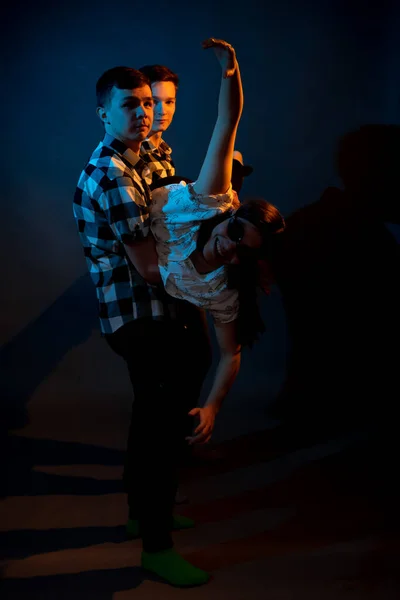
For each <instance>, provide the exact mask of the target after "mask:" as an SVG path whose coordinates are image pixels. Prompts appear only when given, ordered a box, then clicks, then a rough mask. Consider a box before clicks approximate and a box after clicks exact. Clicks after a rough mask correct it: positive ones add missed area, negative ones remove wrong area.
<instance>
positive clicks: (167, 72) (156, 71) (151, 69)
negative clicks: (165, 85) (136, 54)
mask: <svg viewBox="0 0 400 600" xmlns="http://www.w3.org/2000/svg"><path fill="white" fill-rule="evenodd" d="M139 71H140V72H141V73H143V74H144V75H146V77H148V78H149V80H150V83H156V82H157V81H171V82H172V83H173V84H174V85H175V87H176V89H178V85H179V78H178V75H177V74H176V73H174V72H173V71H171V69H168V67H165V66H164V65H145V66H144V67H140V69H139Z"/></svg>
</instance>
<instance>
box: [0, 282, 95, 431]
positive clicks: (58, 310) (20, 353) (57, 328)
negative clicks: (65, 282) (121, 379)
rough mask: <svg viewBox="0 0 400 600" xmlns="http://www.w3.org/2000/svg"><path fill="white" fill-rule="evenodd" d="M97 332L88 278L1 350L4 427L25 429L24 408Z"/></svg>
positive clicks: (76, 284)
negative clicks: (64, 360)
mask: <svg viewBox="0 0 400 600" xmlns="http://www.w3.org/2000/svg"><path fill="white" fill-rule="evenodd" d="M96 328H98V318H97V306H96V298H95V290H94V287H93V284H92V282H91V280H90V276H89V274H87V275H84V276H82V277H80V278H79V279H77V280H76V281H75V282H74V283H73V284H72V285H71V287H70V288H69V289H67V290H66V292H65V293H64V294H62V296H60V297H59V298H58V299H57V300H56V301H55V302H54V303H53V304H52V305H51V306H50V307H49V308H48V309H47V310H46V311H45V312H44V313H43V314H42V315H40V317H39V318H38V319H36V320H35V321H34V322H33V323H31V324H30V325H28V326H27V327H26V328H25V329H24V330H23V331H22V332H21V333H20V334H18V335H17V336H15V337H14V338H13V339H12V340H11V341H10V342H8V343H7V344H5V345H4V346H3V347H2V348H1V350H0V359H1V360H0V365H1V387H2V389H1V397H2V409H1V413H2V419H1V423H2V427H6V429H16V428H20V427H23V426H24V425H26V423H27V415H26V409H25V407H26V404H27V402H28V401H29V399H30V397H31V396H32V394H33V392H34V390H35V389H36V387H37V386H38V385H39V384H40V383H41V382H42V381H43V379H45V378H46V376H47V375H48V374H49V373H51V372H52V370H53V369H54V368H55V367H56V365H57V364H58V363H59V362H60V361H61V359H62V358H63V357H64V356H65V354H66V353H67V352H69V350H71V348H73V347H74V346H77V345H79V344H82V343H83V342H84V341H86V340H87V339H88V338H89V336H90V335H91V333H92V331H93V330H94V329H96Z"/></svg>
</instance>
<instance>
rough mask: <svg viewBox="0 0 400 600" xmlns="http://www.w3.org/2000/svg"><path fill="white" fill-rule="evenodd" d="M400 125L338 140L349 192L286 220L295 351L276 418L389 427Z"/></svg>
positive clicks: (282, 279) (280, 267)
mask: <svg viewBox="0 0 400 600" xmlns="http://www.w3.org/2000/svg"><path fill="white" fill-rule="evenodd" d="M399 157H400V127H399V126H397V125H367V126H363V127H361V128H360V129H359V130H356V131H354V132H350V133H348V134H346V135H345V136H344V137H343V138H342V139H341V140H340V142H339V145H338V149H337V155H336V162H337V165H336V166H337V170H338V174H339V176H340V178H341V180H342V182H343V184H344V190H340V189H338V188H333V187H332V188H328V189H326V190H325V191H324V192H323V194H322V196H321V198H320V200H318V201H317V202H314V203H312V204H310V205H308V206H305V207H304V208H302V209H300V210H298V211H296V212H294V213H293V214H292V215H290V216H289V217H288V218H287V219H286V224H287V227H286V231H285V232H284V234H283V235H282V237H281V240H280V242H281V244H280V247H279V248H277V249H276V253H275V264H274V271H275V276H276V280H277V283H278V285H279V288H280V290H281V293H282V300H283V303H284V307H285V312H286V317H287V323H288V329H289V336H290V338H291V341H292V344H291V353H290V357H289V361H288V374H287V379H286V383H285V385H284V387H283V389H282V391H281V393H280V394H279V396H278V398H277V401H276V404H275V407H274V414H275V416H277V417H278V418H282V419H285V420H287V421H288V422H291V423H293V424H295V425H296V426H298V425H299V424H301V426H305V427H307V426H308V425H309V424H311V426H313V425H312V424H314V426H316V427H322V426H323V425H324V424H327V425H328V426H330V425H336V426H337V425H340V426H342V427H348V426H354V425H355V424H356V425H363V426H364V425H365V424H366V425H370V424H372V425H374V426H375V425H378V426H379V425H380V424H382V425H383V424H385V423H390V422H391V420H392V419H393V417H394V407H395V406H396V404H397V401H396V398H397V396H398V377H397V372H398V366H397V360H398V356H397V355H398V353H397V351H396V348H397V347H398V343H399V338H400V320H399V306H400V285H399V273H400V256H399V245H398V244H397V242H396V239H395V237H394V236H393V235H392V234H391V232H390V231H389V228H388V227H386V223H387V222H390V223H396V224H399V223H400V211H399V196H400V186H399V180H398V161H399Z"/></svg>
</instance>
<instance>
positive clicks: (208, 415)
mask: <svg viewBox="0 0 400 600" xmlns="http://www.w3.org/2000/svg"><path fill="white" fill-rule="evenodd" d="M189 415H190V416H191V417H196V416H197V417H199V419H200V423H199V424H198V426H197V427H196V429H195V430H194V435H192V436H188V437H187V438H185V439H186V440H187V441H188V442H189V445H190V446H191V445H192V444H205V443H206V442H209V441H210V439H211V435H212V432H213V429H214V422H215V417H216V415H217V410H216V409H215V407H214V406H212V405H211V404H210V405H208V406H204V407H203V408H192V410H191V411H190V412H189Z"/></svg>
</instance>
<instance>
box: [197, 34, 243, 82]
mask: <svg viewBox="0 0 400 600" xmlns="http://www.w3.org/2000/svg"><path fill="white" fill-rule="evenodd" d="M201 45H202V46H203V48H204V49H206V48H214V52H215V56H216V57H217V59H218V61H219V63H220V65H221V67H222V72H223V74H224V79H226V78H227V77H232V75H233V74H234V72H235V70H236V53H235V49H234V48H233V47H232V46H231V45H230V44H228V42H225V41H224V40H217V39H215V38H208V39H206V40H204V42H202V44H201Z"/></svg>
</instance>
